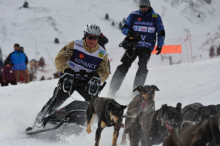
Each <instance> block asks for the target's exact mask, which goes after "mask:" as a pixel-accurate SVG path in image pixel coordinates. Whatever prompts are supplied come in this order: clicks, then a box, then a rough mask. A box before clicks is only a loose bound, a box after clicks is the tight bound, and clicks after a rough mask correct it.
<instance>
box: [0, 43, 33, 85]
mask: <svg viewBox="0 0 220 146" xmlns="http://www.w3.org/2000/svg"><path fill="white" fill-rule="evenodd" d="M26 60H27V57H26V55H25V54H24V53H23V52H21V51H20V45H19V44H14V52H12V53H10V54H9V55H8V57H7V58H6V60H5V62H4V64H5V65H6V64H10V65H11V66H12V70H13V72H14V74H15V78H16V82H18V79H19V77H20V75H21V74H22V75H23V76H24V80H25V83H28V82H29V79H28V72H27V62H26Z"/></svg>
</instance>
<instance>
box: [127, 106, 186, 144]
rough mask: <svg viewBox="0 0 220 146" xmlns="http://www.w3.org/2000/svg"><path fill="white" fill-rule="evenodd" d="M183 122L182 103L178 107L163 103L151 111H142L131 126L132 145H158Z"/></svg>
mask: <svg viewBox="0 0 220 146" xmlns="http://www.w3.org/2000/svg"><path fill="white" fill-rule="evenodd" d="M181 123H182V116H181V103H178V104H177V105H176V107H172V106H167V105H166V104H165V105H163V106H162V107H161V108H160V109H158V110H156V111H154V112H151V113H145V112H142V113H140V114H139V115H138V116H137V117H136V118H135V120H134V122H132V124H131V126H130V128H129V138H130V146H138V145H139V142H141V146H152V145H158V144H160V143H162V142H163V140H164V138H165V137H166V136H168V135H169V134H170V133H171V132H173V130H174V129H175V128H178V127H180V125H181Z"/></svg>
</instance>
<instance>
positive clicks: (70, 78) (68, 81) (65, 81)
mask: <svg viewBox="0 0 220 146" xmlns="http://www.w3.org/2000/svg"><path fill="white" fill-rule="evenodd" d="M74 73H75V72H74V70H72V69H71V68H67V69H65V70H64V75H63V76H62V77H61V78H60V81H59V82H60V83H61V84H62V86H63V92H65V93H67V92H68V93H70V92H71V91H72V86H73V83H74V75H73V74H74Z"/></svg>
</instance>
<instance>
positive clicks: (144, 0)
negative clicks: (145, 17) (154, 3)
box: [139, 0, 150, 7]
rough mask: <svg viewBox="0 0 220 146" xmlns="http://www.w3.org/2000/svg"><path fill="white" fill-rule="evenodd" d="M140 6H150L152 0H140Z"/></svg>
mask: <svg viewBox="0 0 220 146" xmlns="http://www.w3.org/2000/svg"><path fill="white" fill-rule="evenodd" d="M139 6H148V7H150V0H139Z"/></svg>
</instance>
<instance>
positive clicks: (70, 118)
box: [26, 101, 88, 135]
mask: <svg viewBox="0 0 220 146" xmlns="http://www.w3.org/2000/svg"><path fill="white" fill-rule="evenodd" d="M87 106H88V103H87V102H86V101H73V102H71V103H70V104H68V105H67V106H65V107H63V108H61V109H58V110H57V111H55V112H54V113H52V114H51V115H49V116H48V117H45V119H46V120H45V121H46V125H45V128H40V129H37V128H36V129H32V127H28V128H27V129H26V134H28V135H33V134H38V133H41V132H46V131H51V130H55V129H58V128H60V127H61V126H62V125H64V124H69V123H75V124H77V125H79V126H84V125H85V124H86V109H87Z"/></svg>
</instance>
